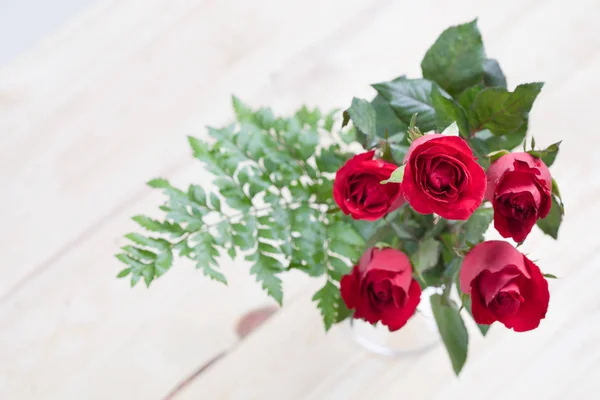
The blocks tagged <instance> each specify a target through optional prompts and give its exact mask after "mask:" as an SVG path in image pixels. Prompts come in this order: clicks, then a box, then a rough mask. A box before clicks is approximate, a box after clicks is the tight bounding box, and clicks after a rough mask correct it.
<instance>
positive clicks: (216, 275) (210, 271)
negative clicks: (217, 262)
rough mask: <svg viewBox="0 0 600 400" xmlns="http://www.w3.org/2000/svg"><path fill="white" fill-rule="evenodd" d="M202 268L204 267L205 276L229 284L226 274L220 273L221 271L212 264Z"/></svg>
mask: <svg viewBox="0 0 600 400" xmlns="http://www.w3.org/2000/svg"><path fill="white" fill-rule="evenodd" d="M201 269H202V273H203V274H204V276H206V277H208V278H210V279H212V280H213V281H217V282H221V283H223V284H225V285H227V279H226V278H225V275H223V274H222V273H220V272H219V271H217V270H216V269H214V268H213V267H211V266H210V265H206V266H204V267H203V268H201Z"/></svg>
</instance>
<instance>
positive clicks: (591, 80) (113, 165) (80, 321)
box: [0, 0, 600, 399]
mask: <svg viewBox="0 0 600 400" xmlns="http://www.w3.org/2000/svg"><path fill="white" fill-rule="evenodd" d="M599 10H600V5H598V3H597V2H596V1H594V0H573V1H571V2H569V6H568V7H567V6H566V5H565V4H564V2H563V1H561V0H547V1H544V0H532V1H528V2H522V1H519V0H506V1H504V2H502V7H497V5H493V4H492V3H490V4H489V5H484V4H481V2H480V1H475V0H458V1H454V2H450V3H449V2H444V1H441V0H425V1H419V2H410V3H409V2H407V1H391V0H389V1H366V0H363V1H358V0H357V1H341V0H334V1H328V2H322V1H317V0H303V1H300V0H292V1H286V2H278V1H276V0H257V1H254V2H243V1H235V0H225V1H210V0H206V1H167V0H150V1H144V2H143V3H142V2H139V1H133V0H128V1H119V2H108V1H107V2H104V3H101V4H100V5H98V6H97V7H95V8H93V9H90V10H88V11H87V12H85V13H84V14H83V15H81V16H79V17H78V18H77V19H76V20H75V21H73V22H72V23H70V24H69V25H68V26H66V27H65V28H64V29H62V30H61V31H60V32H58V33H57V34H56V35H54V36H53V37H51V38H48V39H47V40H46V41H45V42H44V43H43V44H42V45H41V46H40V47H39V48H38V49H36V50H35V51H33V52H31V53H30V54H28V55H26V56H24V57H22V58H21V59H20V60H18V61H16V62H15V63H13V64H12V65H9V66H8V67H7V68H5V69H2V70H0V178H2V182H3V189H2V194H4V195H3V196H0V210H2V221H3V223H2V224H1V225H0V238H2V239H3V240H2V241H0V254H2V263H1V264H0V276H1V278H0V326H1V327H2V328H0V398H7V399H39V398H44V399H46V398H48V399H71V398H72V399H81V398H85V399H94V398H98V399H106V398H116V399H138V398H139V399H155V398H156V399H160V398H162V397H163V396H165V395H166V394H167V393H169V392H170V391H171V390H172V389H173V388H175V387H176V386H177V385H178V384H179V383H180V382H182V381H183V380H185V379H186V378H187V377H188V376H189V375H190V374H192V373H193V371H195V370H196V369H197V368H198V367H199V366H201V365H203V364H204V363H205V362H207V361H208V360H210V359H212V358H213V357H214V356H215V355H217V354H220V353H221V352H222V351H223V350H224V349H228V348H231V351H230V353H229V354H228V355H227V356H225V357H224V358H223V359H221V360H219V361H218V362H216V363H215V364H214V365H213V366H212V367H211V368H210V369H208V370H207V371H206V372H205V373H203V374H201V375H200V376H198V377H197V378H196V379H194V380H193V381H192V383H191V385H189V386H188V387H186V388H184V389H183V390H182V391H181V392H180V395H179V397H180V398H194V399H197V398H202V399H205V398H206V399H213V398H214V399H217V398H234V399H270V398H285V399H296V398H312V399H325V398H339V399H351V398H360V397H368V398H388V397H389V398H391V397H397V396H399V395H402V396H404V397H405V398H411V399H412V398H436V397H439V398H448V397H449V398H458V397H465V396H467V398H469V394H473V393H480V394H482V396H483V394H485V397H489V398H500V397H502V396H504V397H511V398H524V397H525V396H527V397H536V398H538V397H539V398H564V397H572V396H574V398H581V397H584V396H591V395H593V393H594V392H593V390H596V389H597V388H595V386H594V385H593V384H592V383H591V382H592V381H593V379H592V378H593V377H594V376H596V375H597V373H598V372H599V365H598V364H599V360H600V351H599V350H598V349H597V346H595V345H594V340H593V339H594V338H595V337H597V335H598V333H599V330H600V326H599V323H598V321H599V319H598V315H597V310H596V308H595V306H594V304H597V301H598V295H597V291H596V290H594V286H593V282H594V281H595V280H597V278H598V274H597V273H596V268H594V264H595V263H596V264H597V261H598V260H597V256H596V254H597V250H598V249H599V242H598V239H597V237H596V235H593V234H590V235H584V236H583V237H581V232H585V231H588V227H589V226H592V227H593V226H595V224H596V223H597V222H600V214H599V213H600V211H598V210H597V209H596V208H595V207H594V205H595V204H596V202H597V199H598V196H599V195H600V176H599V172H598V170H597V168H595V167H594V165H595V164H596V162H595V161H596V160H595V157H594V155H593V152H592V151H591V150H588V149H591V148H592V147H593V146H592V145H591V143H590V142H589V141H590V140H592V141H597V140H596V139H595V136H594V135H590V134H588V130H589V128H590V127H592V126H595V113H594V111H593V110H592V108H591V105H592V104H593V101H592V98H593V96H594V93H599V92H600V80H599V79H598V78H597V73H596V71H597V70H598V68H599V67H600V37H599V36H598V35H597V34H596V33H597V27H596V21H595V16H596V15H598V11H599ZM476 16H479V18H480V20H479V21H480V26H481V30H482V32H483V35H484V38H485V39H486V47H487V51H488V54H489V56H491V57H494V58H498V59H500V60H501V62H502V65H503V68H504V70H505V72H506V73H507V75H508V78H509V84H510V85H511V86H514V85H515V84H516V83H518V82H526V81H532V80H546V81H547V82H548V83H547V85H546V86H545V88H544V90H543V92H542V95H541V96H540V99H539V101H538V103H536V107H535V108H534V112H533V113H532V132H533V133H534V135H535V137H536V141H537V142H538V143H540V144H542V145H543V144H549V143H552V142H554V141H557V140H560V139H564V140H565V142H564V143H563V147H562V150H561V154H560V156H559V159H558V161H557V164H556V166H555V167H553V174H554V175H555V176H556V177H557V180H558V181H559V183H560V185H561V190H562V192H563V194H564V197H565V202H566V204H567V217H566V220H565V222H564V224H563V228H562V231H561V237H560V241H559V242H557V243H555V242H553V241H551V240H549V239H547V238H544V237H541V236H540V235H536V236H534V238H533V240H531V241H530V242H528V243H527V244H526V247H525V249H526V251H529V252H531V253H532V257H533V258H536V259H539V260H540V264H541V265H543V268H544V270H546V271H547V272H551V273H554V274H556V275H558V276H560V277H561V278H562V279H561V280H559V281H556V282H553V283H552V290H553V291H552V296H553V297H552V303H551V312H550V313H549V316H548V318H547V320H545V321H544V324H543V325H542V328H540V329H539V330H537V331H535V332H533V333H531V334H526V335H516V334H514V333H512V332H506V331H504V330H503V329H502V328H500V327H494V329H493V330H492V332H491V334H490V337H489V338H486V340H485V341H483V340H482V339H480V338H478V337H477V335H475V334H474V335H472V337H473V340H472V346H471V353H470V355H469V363H468V366H467V369H466V370H465V373H464V375H463V376H462V377H461V379H460V380H456V379H455V378H453V377H452V375H451V370H450V368H449V366H448V365H447V360H446V356H445V354H444V353H443V349H441V348H438V349H436V350H435V351H432V352H431V353H428V354H427V355H425V356H422V357H420V358H413V359H406V360H389V359H381V358H376V357H373V356H370V355H368V354H366V353H364V352H363V351H361V350H360V349H358V348H357V347H356V346H355V345H354V344H353V343H352V342H351V341H350V340H349V337H348V336H347V332H345V330H344V329H345V328H344V327H343V326H342V327H337V328H335V329H334V330H333V331H332V332H330V333H329V334H327V335H325V334H324V333H323V332H322V327H321V322H320V320H319V315H318V312H317V310H316V309H315V307H314V305H313V304H312V303H311V301H310V297H311V294H312V292H313V291H314V289H315V288H316V287H318V286H319V284H320V282H318V281H314V280H308V279H307V278H306V277H303V276H300V275H292V276H289V277H287V278H286V280H285V285H286V303H285V306H284V309H283V310H282V311H280V312H279V313H278V314H277V315H275V316H274V317H273V318H272V319H270V320H269V321H267V322H266V323H265V325H263V326H262V327H260V328H259V329H258V331H256V332H254V333H253V334H251V335H250V336H249V337H248V338H246V339H245V340H244V341H243V342H240V343H239V344H237V345H235V347H234V348H232V347H231V346H232V345H233V344H234V343H237V338H236V336H235V333H234V326H235V323H236V321H237V319H238V318H239V317H240V315H241V314H243V313H244V312H245V311H248V310H250V309H253V308H254V307H258V306H261V305H264V304H268V303H269V301H268V300H267V299H266V296H265V295H264V294H263V293H262V292H261V291H260V289H259V287H258V285H256V284H255V282H253V278H252V277H250V276H248V274H247V270H248V268H247V265H246V264H245V263H244V262H240V261H233V262H231V261H226V260H223V263H222V268H223V269H224V271H225V272H226V274H227V275H228V277H229V279H230V285H229V287H223V286H219V285H218V284H215V283H213V282H209V281H207V280H205V279H204V278H203V277H201V276H200V275H201V274H199V273H197V272H196V271H194V270H193V268H192V267H191V266H190V265H188V264H186V263H185V262H178V263H176V266H175V267H174V269H173V271H170V272H169V273H168V274H167V275H166V276H165V277H163V278H161V279H160V280H159V281H157V282H156V283H155V284H153V287H152V288H151V289H150V290H146V289H144V288H142V287H139V288H136V289H134V290H131V289H129V288H128V287H127V286H126V284H125V283H124V282H122V281H116V280H115V279H114V275H115V274H116V272H117V270H118V268H119V266H118V265H117V262H116V261H115V260H114V258H113V257H112V254H114V252H115V251H116V250H117V249H118V246H119V245H121V244H123V241H122V239H120V238H121V236H122V234H123V233H126V232H128V231H130V230H134V229H136V228H135V226H134V224H133V223H132V222H131V221H129V220H128V217H129V216H131V215H134V214H138V213H144V212H147V213H150V214H153V213H154V210H155V209H156V205H157V204H159V202H160V201H161V196H160V195H158V194H155V193H150V192H149V191H148V190H147V189H145V188H144V187H143V185H142V183H143V182H144V181H146V180H147V179H149V178H151V177H154V176H167V177H169V178H170V179H172V180H173V181H174V182H175V183H177V184H182V185H185V184H187V183H189V182H192V181H193V182H198V183H206V182H207V176H206V173H205V172H204V171H203V169H202V168H201V167H200V166H199V165H197V164H196V163H194V162H193V160H192V159H191V157H190V155H189V150H188V149H187V145H186V141H185V135H187V134H195V135H197V136H202V135H203V134H204V133H203V129H202V126H203V125H205V124H210V125H218V124H221V123H224V122H226V121H227V120H228V119H229V118H231V110H230V108H229V96H230V93H232V92H235V93H236V94H238V95H239V96H241V97H242V98H243V99H245V100H247V101H249V102H251V103H254V104H270V105H274V106H275V109H276V110H277V111H281V112H285V111H290V110H292V109H293V108H294V107H297V106H299V105H300V104H302V103H308V104H313V105H319V106H323V107H334V106H335V107H344V106H346V105H347V104H348V103H349V101H350V99H351V97H352V96H365V97H367V96H370V95H371V94H372V91H371V89H370V88H369V87H368V84H369V83H372V82H377V81H382V80H388V79H390V78H393V77H395V76H397V75H399V74H400V73H408V74H409V75H410V76H418V75H419V61H420V58H421V56H422V54H423V53H424V52H425V50H426V48H427V47H428V46H429V44H430V43H432V42H433V40H434V39H435V37H436V36H437V35H438V34H439V32H440V30H441V29H443V28H444V27H446V26H448V25H450V24H453V23H458V22H464V21H466V20H469V19H472V18H474V17H476ZM584 140H585V141H587V143H588V144H587V145H583V144H582V143H585V142H584ZM514 365H524V366H526V367H527V368H526V371H523V369H521V368H516V369H515V368H514ZM507 380H510V381H513V382H515V383H514V385H512V386H511V385H506V381H507ZM431 382H436V384H431ZM537 394H540V395H541V396H537ZM407 395H408V396H407ZM373 396H374V397H373ZM175 398H178V397H177V396H176V397H175Z"/></svg>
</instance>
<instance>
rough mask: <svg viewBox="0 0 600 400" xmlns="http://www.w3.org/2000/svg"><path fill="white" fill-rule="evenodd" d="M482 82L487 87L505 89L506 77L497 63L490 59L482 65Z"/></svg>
mask: <svg viewBox="0 0 600 400" xmlns="http://www.w3.org/2000/svg"><path fill="white" fill-rule="evenodd" d="M483 82H484V83H485V86H488V87H501V88H504V89H506V77H505V76H504V73H503V72H502V69H501V68H500V64H498V61H496V60H493V59H491V58H489V59H487V60H485V62H484V63H483Z"/></svg>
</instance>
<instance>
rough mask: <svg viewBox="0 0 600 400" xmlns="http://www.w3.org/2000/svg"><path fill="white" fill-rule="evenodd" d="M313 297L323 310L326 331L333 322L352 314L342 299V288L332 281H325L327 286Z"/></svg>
mask: <svg viewBox="0 0 600 400" xmlns="http://www.w3.org/2000/svg"><path fill="white" fill-rule="evenodd" d="M312 299H313V301H315V302H317V307H318V308H319V310H320V311H321V315H322V316H323V323H324V324H325V330H326V331H328V330H329V328H331V326H332V325H333V324H335V323H338V322H341V321H343V320H345V319H346V318H348V316H350V313H351V311H350V310H349V309H348V307H346V304H345V303H344V301H343V300H342V296H341V295H340V289H339V288H338V287H337V286H336V285H335V284H333V283H332V282H331V281H327V282H325V286H323V287H322V288H321V289H320V290H319V291H318V292H317V293H315V295H314V296H313V298H312Z"/></svg>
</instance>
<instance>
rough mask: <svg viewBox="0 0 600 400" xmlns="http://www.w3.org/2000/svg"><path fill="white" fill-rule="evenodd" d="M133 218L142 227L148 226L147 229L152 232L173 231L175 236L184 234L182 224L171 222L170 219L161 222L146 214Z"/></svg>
mask: <svg viewBox="0 0 600 400" xmlns="http://www.w3.org/2000/svg"><path fill="white" fill-rule="evenodd" d="M132 219H133V220H134V221H135V222H137V223H138V224H139V225H140V226H141V227H142V228H146V229H147V230H149V231H152V232H164V233H172V234H174V235H175V236H181V235H183V228H181V226H180V225H179V224H176V223H171V222H168V221H165V222H160V221H157V220H154V219H152V218H150V217H147V216H145V215H136V216H135V217H133V218H132Z"/></svg>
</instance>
